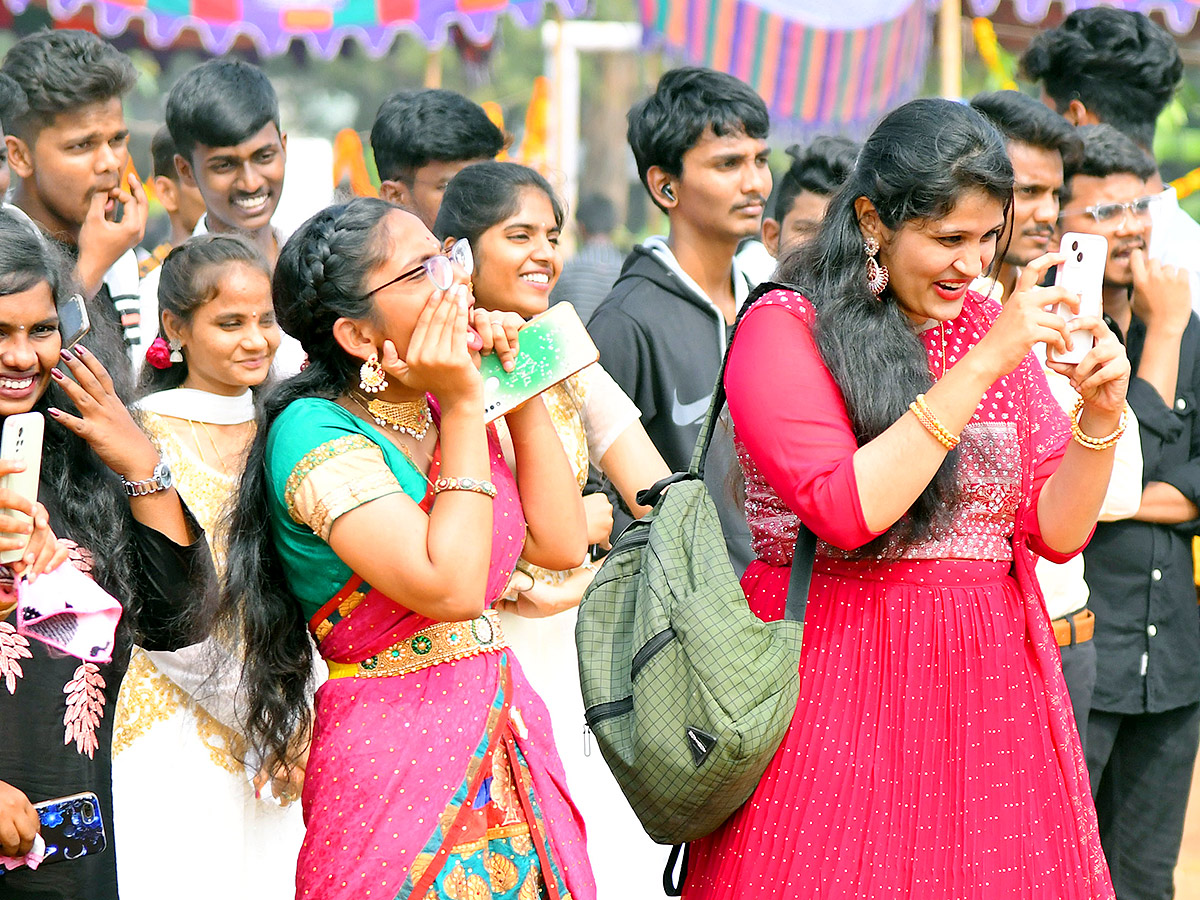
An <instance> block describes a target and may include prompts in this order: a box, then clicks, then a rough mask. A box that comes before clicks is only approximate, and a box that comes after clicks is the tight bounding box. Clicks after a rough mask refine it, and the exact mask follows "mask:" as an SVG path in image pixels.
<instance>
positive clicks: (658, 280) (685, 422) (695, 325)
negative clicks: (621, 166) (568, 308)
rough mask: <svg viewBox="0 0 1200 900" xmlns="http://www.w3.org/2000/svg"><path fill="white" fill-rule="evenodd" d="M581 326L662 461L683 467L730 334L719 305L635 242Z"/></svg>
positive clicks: (678, 467)
mask: <svg viewBox="0 0 1200 900" xmlns="http://www.w3.org/2000/svg"><path fill="white" fill-rule="evenodd" d="M588 331H589V332H590V333H591V335H592V340H594V341H595V342H596V346H597V347H598V348H600V364H601V365H602V366H604V368H605V370H606V371H607V372H608V373H609V374H610V375H612V377H613V378H614V379H616V382H617V384H619V385H620V386H621V389H622V390H624V391H625V393H626V394H628V395H629V396H630V398H631V399H632V400H633V402H634V403H635V404H637V408H638V409H639V410H641V412H642V425H643V426H644V427H645V429H646V433H647V434H649V435H650V440H652V441H653V442H654V446H656V447H657V448H658V452H659V453H661V454H662V456H663V459H665V460H666V461H667V465H668V466H670V467H671V470H672V471H680V470H682V469H686V468H687V464H688V462H689V461H690V460H691V457H692V448H693V447H694V446H695V444H696V436H697V435H698V434H699V433H700V424H701V422H703V421H704V414H705V412H707V411H708V401H709V398H710V397H711V395H712V389H713V385H715V384H716V381H717V374H718V373H719V372H720V371H721V360H722V358H723V357H724V354H725V344H726V341H727V340H728V339H729V326H728V325H727V324H726V323H725V318H724V316H722V315H721V312H720V310H718V309H717V308H716V307H715V306H713V304H712V303H711V302H709V301H708V299H707V298H705V297H701V296H699V295H697V294H696V292H695V291H693V290H692V289H691V288H689V287H688V286H686V285H685V284H684V283H683V281H682V280H681V279H680V278H679V276H678V275H677V274H676V273H675V272H673V271H671V269H669V268H668V267H667V266H666V265H664V264H663V263H662V261H660V260H659V259H657V258H656V257H655V256H654V254H653V253H652V252H651V251H650V250H648V249H646V248H645V247H640V246H639V247H634V248H633V251H632V252H631V253H630V254H629V256H628V258H626V260H625V265H624V267H623V268H622V269H621V275H620V277H619V278H618V279H617V283H616V284H614V285H613V289H612V290H611V291H610V292H609V294H608V296H607V297H605V298H604V301H603V302H602V303H601V304H600V306H599V307H598V308H597V309H596V311H595V312H594V313H593V314H592V318H591V319H590V320H588Z"/></svg>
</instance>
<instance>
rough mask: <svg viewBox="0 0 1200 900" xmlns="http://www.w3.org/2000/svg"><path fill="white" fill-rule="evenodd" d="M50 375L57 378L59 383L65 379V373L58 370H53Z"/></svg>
mask: <svg viewBox="0 0 1200 900" xmlns="http://www.w3.org/2000/svg"><path fill="white" fill-rule="evenodd" d="M50 374H51V375H53V376H54V377H55V378H57V379H58V380H59V381H62V380H63V377H64V376H63V373H62V372H60V371H58V369H51V370H50Z"/></svg>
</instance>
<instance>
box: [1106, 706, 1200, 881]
mask: <svg viewBox="0 0 1200 900" xmlns="http://www.w3.org/2000/svg"><path fill="white" fill-rule="evenodd" d="M1087 735H1088V742H1087V762H1088V773H1089V774H1090V775H1091V779H1092V793H1093V795H1094V796H1095V798H1096V814H1097V816H1098V817H1099V820H1100V843H1101V844H1102V845H1103V846H1104V855H1105V856H1106V857H1107V858H1108V868H1109V871H1110V872H1111V873H1112V879H1113V887H1114V888H1116V892H1117V900H1171V898H1173V897H1174V896H1175V865H1176V863H1177V862H1178V861H1179V845H1180V843H1181V842H1182V841H1183V818H1184V814H1185V813H1186V812H1187V804H1188V796H1189V794H1190V792H1191V786H1192V768H1193V766H1194V764H1195V762H1196V750H1197V747H1198V746H1200V703H1192V704H1189V705H1188V706H1183V707H1180V708H1179V709H1172V710H1169V711H1167V712H1163V713H1140V714H1137V715H1123V714H1121V713H1107V712H1099V711H1097V710H1092V712H1091V714H1090V715H1089V716H1088V732H1087Z"/></svg>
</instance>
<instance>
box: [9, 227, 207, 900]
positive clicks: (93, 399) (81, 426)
mask: <svg viewBox="0 0 1200 900" xmlns="http://www.w3.org/2000/svg"><path fill="white" fill-rule="evenodd" d="M68 271H69V270H68V269H67V268H66V267H65V266H64V265H63V262H62V260H61V259H60V258H59V256H58V254H57V253H56V252H55V251H54V250H53V249H52V248H51V247H50V246H49V244H48V242H46V241H45V240H43V239H41V238H40V237H39V236H38V235H37V234H36V233H34V232H33V231H31V230H30V229H29V227H28V225H27V224H25V223H22V222H21V221H19V220H18V219H16V218H15V217H13V216H12V215H11V214H9V213H5V212H2V211H0V418H7V417H8V416H11V415H15V414H19V413H27V412H30V411H36V412H39V413H42V414H44V415H45V416H46V417H47V419H46V422H45V438H44V442H43V450H42V464H41V483H40V488H39V491H38V498H37V499H38V500H40V503H35V498H32V497H18V496H14V495H13V494H11V493H9V492H4V491H0V506H3V507H5V508H6V511H12V510H16V511H19V512H23V513H26V514H28V515H31V516H32V517H33V520H34V521H33V524H32V526H29V525H24V524H20V523H15V522H13V521H11V518H8V520H7V521H6V516H0V530H8V531H12V532H17V533H22V532H23V533H24V534H25V535H30V538H29V540H28V547H27V550H26V553H25V556H24V557H23V558H22V560H20V561H18V562H17V563H15V564H13V565H12V566H11V567H10V568H8V569H7V570H5V569H3V568H0V574H3V575H6V576H8V579H9V585H10V587H9V590H8V591H6V595H8V596H11V584H12V578H14V577H22V576H23V575H24V574H25V573H26V571H28V573H29V574H30V576H34V575H37V574H38V573H39V572H44V571H47V570H49V569H52V568H54V567H55V566H56V565H57V564H59V563H61V562H62V561H63V560H65V559H67V558H70V559H71V561H72V562H73V563H74V565H75V566H76V567H77V568H79V569H80V570H81V571H84V572H87V573H89V574H90V575H91V576H92V577H93V578H94V579H95V580H96V582H97V583H98V584H99V585H100V586H101V587H103V588H104V589H105V590H106V591H107V592H108V593H110V594H111V595H113V596H114V597H116V598H117V600H118V601H120V603H121V604H122V607H123V613H122V617H121V622H120V625H119V626H118V630H117V647H116V651H115V652H114V654H113V658H112V661H111V662H109V663H104V664H99V665H97V664H95V663H91V662H83V661H81V660H79V659H76V658H73V657H70V656H65V655H63V654H61V653H54V654H51V653H50V652H48V651H47V649H46V648H45V647H44V646H42V645H41V644H39V643H37V642H31V641H28V640H26V639H25V638H24V636H22V635H20V634H18V633H17V632H16V628H15V627H14V625H13V624H12V623H11V622H10V621H0V675H3V684H4V689H3V690H0V734H2V735H3V736H4V737H3V740H2V741H0V782H3V787H0V852H3V853H4V854H6V855H15V856H22V855H24V854H25V853H27V852H28V851H29V849H30V847H31V846H32V843H33V840H34V836H35V834H36V832H37V828H38V822H37V818H36V815H35V814H34V813H33V810H32V807H31V803H30V801H33V802H39V801H43V800H49V799H55V798H58V797H64V796H68V795H71V794H76V793H79V792H82V791H93V792H95V794H96V795H97V797H98V799H99V802H100V815H101V818H102V819H103V820H104V822H105V827H106V830H107V831H108V834H109V837H110V841H111V839H112V831H111V821H112V800H111V791H110V786H109V782H110V756H109V745H110V741H111V732H112V709H113V706H114V705H115V703H116V699H117V690H118V688H119V687H120V683H121V678H122V677H123V675H124V670H125V665H126V663H127V661H128V656H129V648H130V645H131V643H132V641H133V640H134V639H136V640H137V641H138V642H139V643H141V644H142V645H144V646H152V647H156V648H173V647H178V646H182V645H184V644H187V643H189V642H191V641H192V640H194V636H195V635H196V633H197V632H198V631H200V630H201V628H200V627H199V626H202V625H203V624H204V623H203V622H201V621H199V615H198V614H199V612H200V610H201V607H202V606H203V603H204V599H205V596H206V592H207V585H209V584H210V583H211V578H212V574H211V573H212V566H211V561H210V558H209V554H208V550H207V547H206V545H205V542H204V536H203V533H202V531H201V529H200V527H199V526H198V525H197V524H196V522H195V520H194V519H193V518H192V517H191V515H190V514H189V513H188V512H187V510H186V509H185V507H184V506H183V504H182V503H181V501H180V499H179V495H178V494H177V493H176V492H175V490H174V488H173V487H172V486H171V473H170V470H169V469H168V468H167V467H166V466H164V465H163V463H162V461H161V459H160V457H159V454H158V451H157V450H156V449H155V447H154V445H153V444H152V443H151V442H150V440H149V439H148V438H147V437H146V436H145V435H144V434H143V433H142V431H141V429H139V428H138V426H137V424H136V423H135V422H134V421H133V419H132V417H131V416H130V414H129V412H128V410H127V409H126V407H125V404H124V401H123V399H122V398H121V397H120V396H118V394H117V392H116V391H115V389H114V388H113V383H112V379H111V378H110V377H109V375H108V373H107V372H106V371H105V369H104V367H103V366H102V365H101V364H100V362H99V361H98V360H97V359H96V357H95V355H94V354H93V353H91V352H89V351H88V350H87V349H86V348H85V347H83V346H82V345H80V346H79V347H78V348H77V350H75V351H71V352H69V351H64V350H63V349H62V340H61V335H60V332H59V319H58V313H57V305H58V304H59V303H62V302H64V301H65V300H66V299H67V298H68V296H69V294H70V292H71V291H70V287H69V285H68V282H67V278H68V275H67V273H68ZM67 373H69V376H70V377H68V375H67ZM12 471H14V466H13V465H12V464H10V463H8V462H4V461H0V474H7V473H10V472H12ZM56 535H57V536H58V537H57V538H56V537H55V536H56ZM13 541H14V539H11V538H2V537H0V548H11V547H12V546H14V543H13ZM24 541H25V538H24V537H22V538H19V539H16V542H17V543H24ZM0 879H2V880H0V893H3V895H4V896H5V897H14V898H20V897H25V896H31V897H44V896H62V897H88V898H101V900H115V898H116V897H117V885H116V863H115V857H114V854H113V853H112V852H104V853H100V854H98V855H95V856H88V857H86V858H82V859H75V860H71V861H70V862H67V863H64V864H62V865H45V866H42V867H41V868H39V869H38V870H37V871H33V870H30V869H28V868H17V869H14V870H12V871H10V872H8V873H6V874H5V875H3V876H0Z"/></svg>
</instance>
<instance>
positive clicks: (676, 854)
mask: <svg viewBox="0 0 1200 900" xmlns="http://www.w3.org/2000/svg"><path fill="white" fill-rule="evenodd" d="M688 846H689V845H688V844H672V845H671V855H670V856H668V857H667V867H666V868H665V869H663V893H664V894H666V895H667V896H668V897H682V896H683V883H684V882H685V881H687V870H688ZM677 865H678V868H679V875H678V876H676V875H675V868H676V866H677Z"/></svg>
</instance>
